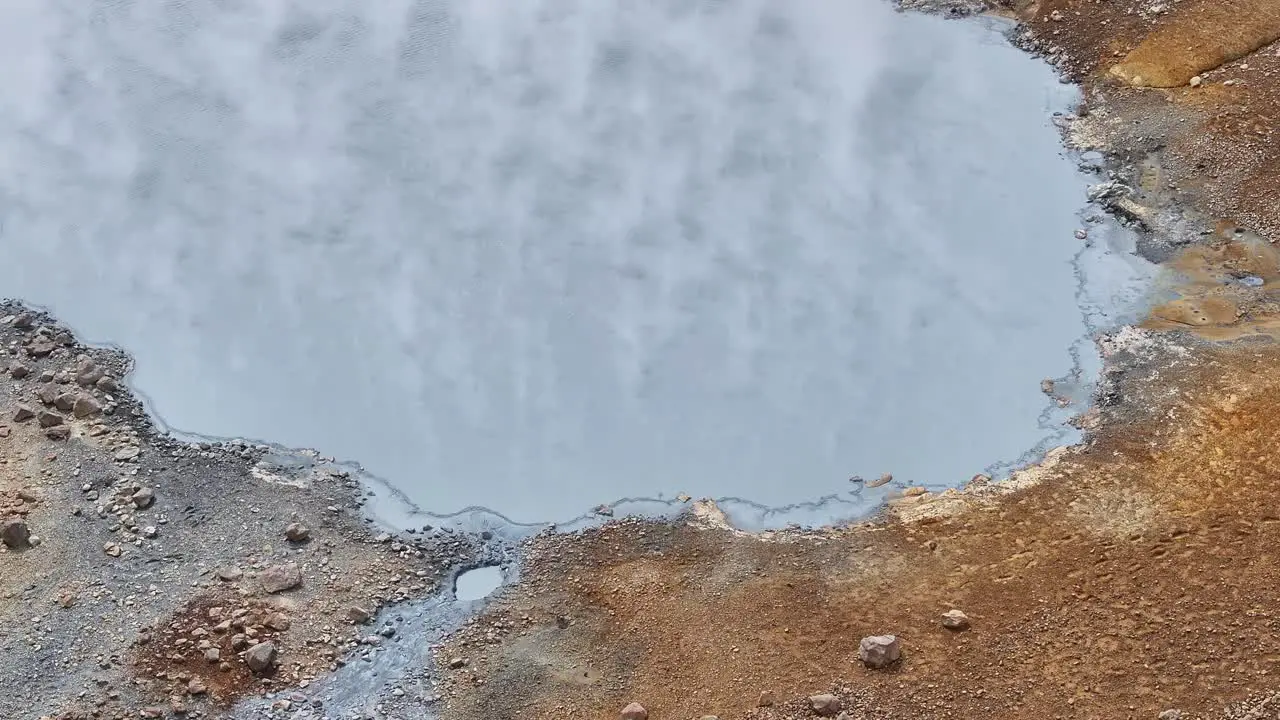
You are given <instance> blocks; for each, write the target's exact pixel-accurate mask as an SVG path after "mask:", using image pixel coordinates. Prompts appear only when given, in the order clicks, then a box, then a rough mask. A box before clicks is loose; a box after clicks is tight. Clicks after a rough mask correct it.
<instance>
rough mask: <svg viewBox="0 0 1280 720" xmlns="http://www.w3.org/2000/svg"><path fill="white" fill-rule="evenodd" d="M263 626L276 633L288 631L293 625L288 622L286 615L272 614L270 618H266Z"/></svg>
mask: <svg viewBox="0 0 1280 720" xmlns="http://www.w3.org/2000/svg"><path fill="white" fill-rule="evenodd" d="M263 624H264V625H266V626H267V627H269V628H271V629H272V630H275V631H276V632H284V631H285V630H288V629H289V627H290V626H291V625H292V624H293V623H292V622H290V620H289V616H288V615H285V614H284V613H274V614H272V615H271V617H269V618H267V621H266V622H265V623H263Z"/></svg>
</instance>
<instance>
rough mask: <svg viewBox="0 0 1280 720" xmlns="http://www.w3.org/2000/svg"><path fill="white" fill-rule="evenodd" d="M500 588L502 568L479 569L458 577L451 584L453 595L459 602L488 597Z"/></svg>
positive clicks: (468, 571)
mask: <svg viewBox="0 0 1280 720" xmlns="http://www.w3.org/2000/svg"><path fill="white" fill-rule="evenodd" d="M501 586H502V568H500V567H493V566H491V567H481V568H476V569H474V570H467V571H466V572H464V573H462V574H460V575H458V579H457V580H455V581H454V583H453V594H454V596H455V597H456V598H458V601H459V602H471V601H473V600H480V599H482V598H486V597H489V596H490V595H492V594H493V591H494V590H497V589H498V588H499V587H501Z"/></svg>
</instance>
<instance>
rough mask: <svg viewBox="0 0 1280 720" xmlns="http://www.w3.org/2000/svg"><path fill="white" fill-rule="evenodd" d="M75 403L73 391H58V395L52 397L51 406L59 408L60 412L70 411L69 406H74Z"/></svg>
mask: <svg viewBox="0 0 1280 720" xmlns="http://www.w3.org/2000/svg"><path fill="white" fill-rule="evenodd" d="M75 405H76V394H75V393H69V392H64V393H59V394H58V396H57V397H55V398H54V399H53V406H54V407H55V408H57V409H59V410H61V411H62V412H71V408H73V407H75Z"/></svg>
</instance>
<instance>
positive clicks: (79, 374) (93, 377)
mask: <svg viewBox="0 0 1280 720" xmlns="http://www.w3.org/2000/svg"><path fill="white" fill-rule="evenodd" d="M102 375H103V373H102V371H101V370H99V369H98V366H97V365H96V364H95V363H94V362H93V358H91V357H89V356H88V355H81V356H80V362H79V363H77V365H76V384H77V385H79V386H80V387H93V385H94V384H95V383H97V382H98V381H99V380H101V379H102Z"/></svg>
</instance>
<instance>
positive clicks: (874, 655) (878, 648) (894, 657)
mask: <svg viewBox="0 0 1280 720" xmlns="http://www.w3.org/2000/svg"><path fill="white" fill-rule="evenodd" d="M900 657H902V648H901V646H900V644H899V643H898V638H897V636H895V635H871V636H869V637H864V638H862V642H861V643H859V644H858V658H859V659H861V660H862V663H863V664H864V665H866V666H867V667H869V668H875V669H879V668H883V667H887V666H889V665H892V664H893V663H895V662H897V661H898V658H900Z"/></svg>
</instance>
